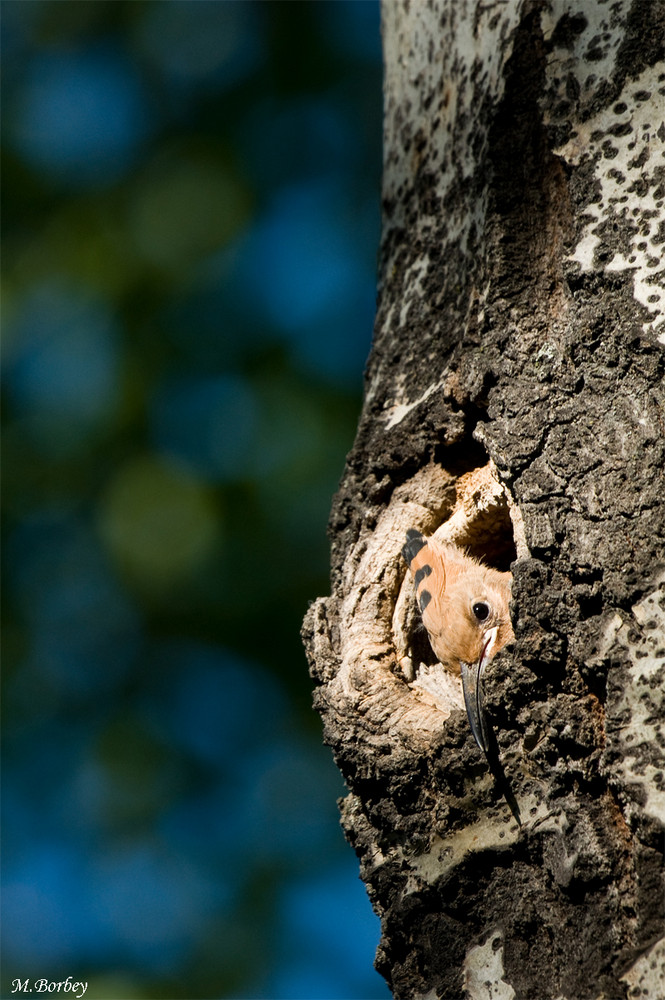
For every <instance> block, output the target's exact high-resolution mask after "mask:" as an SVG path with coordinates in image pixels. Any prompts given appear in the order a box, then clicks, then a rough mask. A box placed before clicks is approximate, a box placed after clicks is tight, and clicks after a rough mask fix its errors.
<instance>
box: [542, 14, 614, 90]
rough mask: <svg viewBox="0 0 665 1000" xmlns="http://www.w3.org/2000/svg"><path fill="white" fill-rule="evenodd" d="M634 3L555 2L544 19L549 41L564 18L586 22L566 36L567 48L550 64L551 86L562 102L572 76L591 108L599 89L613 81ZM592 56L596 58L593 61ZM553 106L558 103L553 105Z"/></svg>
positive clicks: (554, 55) (555, 52)
mask: <svg viewBox="0 0 665 1000" xmlns="http://www.w3.org/2000/svg"><path fill="white" fill-rule="evenodd" d="M630 6H631V0H615V2H614V3H612V4H602V3H589V0H555V2H554V3H551V4H550V6H549V8H547V7H545V8H544V9H543V12H542V15H541V21H540V23H541V26H542V29H543V37H544V39H545V41H549V40H550V38H551V37H552V34H553V32H554V29H555V28H556V26H557V24H558V23H559V22H560V20H561V18H562V17H567V18H569V19H576V20H577V21H578V22H579V24H582V23H583V22H586V24H585V26H584V28H583V29H582V30H581V31H580V32H579V33H577V34H574V33H573V32H570V31H569V32H567V33H566V40H565V45H563V44H562V45H561V46H558V47H556V48H555V49H554V50H553V52H552V54H551V55H550V57H549V60H548V63H547V75H548V79H549V81H550V85H551V86H552V87H553V88H554V90H555V93H556V94H557V96H558V98H559V99H560V100H562V101H563V100H566V98H567V96H568V94H567V82H568V79H569V77H570V76H573V77H574V78H575V79H576V80H577V84H578V86H579V91H580V96H579V102H580V104H581V105H585V104H587V103H588V102H589V101H590V100H591V99H592V98H593V97H594V96H595V94H596V91H597V90H598V88H599V86H600V85H601V84H603V83H605V81H607V80H611V79H612V75H613V71H614V63H615V62H616V56H617V52H618V51H619V47H620V46H621V43H622V42H623V40H624V39H625V28H626V19H627V17H628V12H629V10H630ZM590 53H592V56H593V58H589V54H590ZM549 103H550V106H553V104H554V100H550V101H549Z"/></svg>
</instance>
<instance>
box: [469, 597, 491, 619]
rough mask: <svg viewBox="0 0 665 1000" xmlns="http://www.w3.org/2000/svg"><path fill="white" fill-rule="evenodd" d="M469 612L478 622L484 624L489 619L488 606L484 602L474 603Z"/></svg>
mask: <svg viewBox="0 0 665 1000" xmlns="http://www.w3.org/2000/svg"><path fill="white" fill-rule="evenodd" d="M471 610H472V611H473V613H474V615H475V616H476V618H477V619H478V621H479V622H484V621H486V620H487V618H489V613H490V606H489V604H485V602H484V601H476V603H475V604H474V605H473V607H472V609H471Z"/></svg>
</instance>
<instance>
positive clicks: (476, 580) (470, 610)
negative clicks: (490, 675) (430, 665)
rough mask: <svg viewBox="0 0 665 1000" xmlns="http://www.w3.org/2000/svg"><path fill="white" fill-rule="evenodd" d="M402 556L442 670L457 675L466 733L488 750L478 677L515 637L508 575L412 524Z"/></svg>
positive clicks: (484, 749) (487, 732) (481, 678)
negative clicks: (410, 573)
mask: <svg viewBox="0 0 665 1000" xmlns="http://www.w3.org/2000/svg"><path fill="white" fill-rule="evenodd" d="M402 555H403V556H404V558H405V560H406V562H407V563H408V565H409V567H410V569H411V572H412V573H413V577H414V582H415V587H416V599H417V601H418V606H419V608H420V613H421V615H422V619H423V624H424V626H425V628H426V629H427V632H428V634H429V640H430V644H431V646H432V649H433V650H434V653H435V655H436V656H437V658H438V659H439V661H440V662H441V665H442V666H443V667H444V669H446V670H449V671H452V672H453V673H455V674H457V675H459V674H460V673H461V675H462V690H463V692H464V703H465V705H466V712H467V715H468V717H469V723H470V724H471V732H472V733H473V736H474V739H475V741H476V743H477V744H478V746H479V747H480V749H481V750H482V751H483V752H484V753H485V754H487V752H488V750H489V746H490V743H489V725H488V723H487V720H486V717H485V710H484V706H483V692H482V680H483V674H484V671H485V667H486V666H487V664H488V663H489V662H490V660H491V659H492V657H493V656H494V655H495V654H496V653H498V652H499V650H500V649H502V648H503V647H504V646H505V645H506V643H508V642H511V641H512V640H513V639H514V638H515V636H514V634H513V628H512V625H511V623H510V615H509V612H508V603H509V601H510V587H511V583H512V579H513V578H512V574H511V573H501V572H499V570H496V569H492V568H491V567H489V566H484V565H483V564H482V563H480V562H478V561H477V560H476V559H473V558H471V556H467V555H466V554H465V553H464V552H462V550H461V549H458V548H457V547H456V546H455V545H446V544H444V543H442V542H439V541H437V540H436V539H435V538H424V537H423V535H421V534H420V532H419V531H416V530H415V529H414V528H411V529H410V530H409V531H407V533H406V544H405V546H404V548H403V549H402Z"/></svg>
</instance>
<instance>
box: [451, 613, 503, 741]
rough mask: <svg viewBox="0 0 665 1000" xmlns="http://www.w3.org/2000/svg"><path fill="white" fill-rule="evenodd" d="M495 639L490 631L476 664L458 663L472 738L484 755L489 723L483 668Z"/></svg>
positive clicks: (494, 633) (494, 632)
mask: <svg viewBox="0 0 665 1000" xmlns="http://www.w3.org/2000/svg"><path fill="white" fill-rule="evenodd" d="M495 639H496V629H490V631H489V632H488V633H487V640H486V642H485V644H484V645H483V649H482V652H481V654H480V657H479V659H478V662H477V663H460V669H461V673H462V690H463V691H464V704H465V705H466V714H467V716H468V717H469V725H470V726H471V732H472V733H473V738H474V740H475V741H476V743H477V744H478V746H479V747H480V749H481V750H482V751H483V753H484V754H485V755H487V753H488V751H489V747H490V740H489V723H488V721H487V716H486V715H485V706H484V704H483V675H484V673H485V666H486V665H487V662H488V660H489V659H490V658H491V650H492V647H493V646H494V641H495Z"/></svg>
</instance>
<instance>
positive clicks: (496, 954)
mask: <svg viewBox="0 0 665 1000" xmlns="http://www.w3.org/2000/svg"><path fill="white" fill-rule="evenodd" d="M463 971H464V988H465V990H466V991H467V993H468V995H469V998H470V1000H513V998H514V997H515V996H516V993H515V990H514V989H513V988H512V986H511V985H510V983H507V982H506V980H505V979H504V971H503V935H502V934H501V931H499V930H498V929H495V930H494V931H492V933H491V934H490V936H489V937H488V939H487V941H486V942H485V944H482V945H475V946H474V947H473V948H470V949H469V950H468V951H467V953H466V957H465V959H464V967H463Z"/></svg>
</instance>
